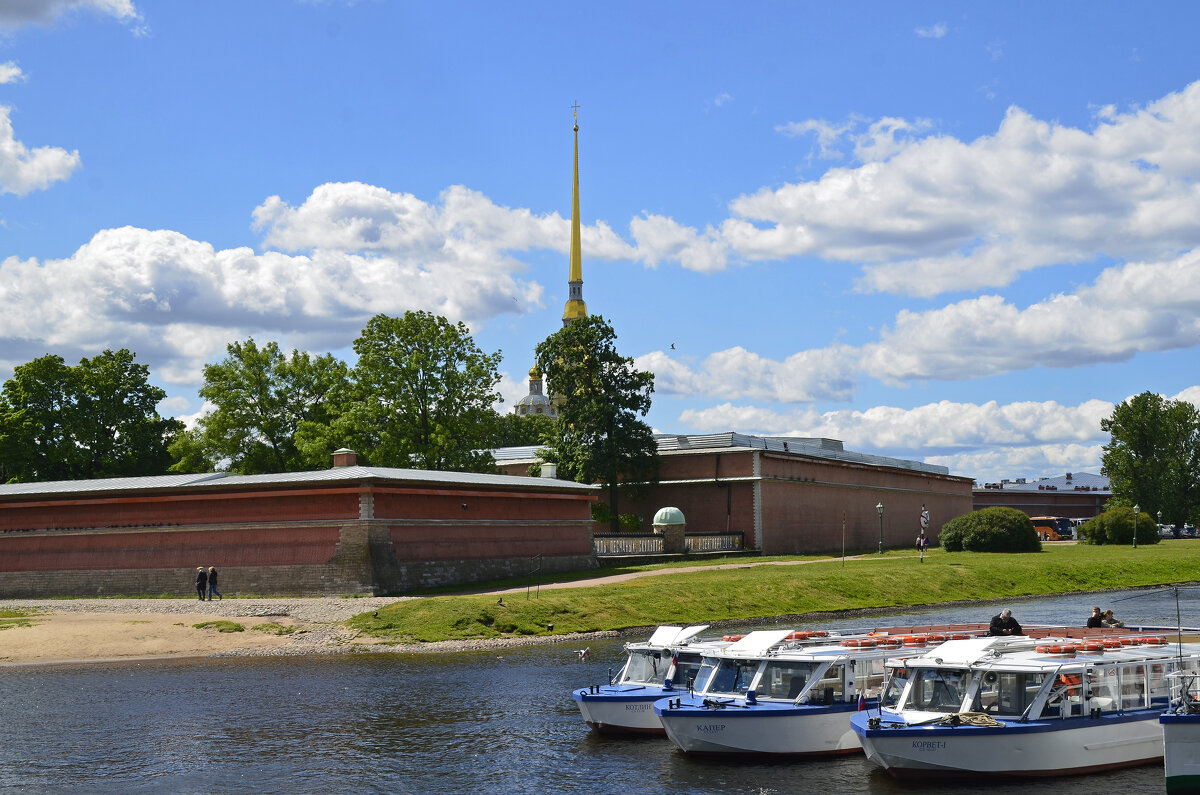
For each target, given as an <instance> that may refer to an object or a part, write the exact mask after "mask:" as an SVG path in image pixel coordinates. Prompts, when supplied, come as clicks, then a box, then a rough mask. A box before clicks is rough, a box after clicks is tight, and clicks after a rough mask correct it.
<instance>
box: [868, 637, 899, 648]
mask: <svg viewBox="0 0 1200 795" xmlns="http://www.w3.org/2000/svg"><path fill="white" fill-rule="evenodd" d="M875 645H877V646H883V647H885V648H889V649H896V648H899V647H901V646H903V645H904V643H903V641H901V640H900V638H899V637H898V636H896V635H893V636H892V637H890V638H880V639H879V641H878V642H877V643H876V644H875Z"/></svg>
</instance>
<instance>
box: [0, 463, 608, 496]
mask: <svg viewBox="0 0 1200 795" xmlns="http://www.w3.org/2000/svg"><path fill="white" fill-rule="evenodd" d="M364 480H381V481H396V482H405V483H433V484H440V485H455V486H496V487H503V488H526V489H553V490H560V491H561V490H569V491H582V492H589V491H594V490H595V489H596V488H597V487H596V486H591V485H587V484H583V483H572V482H570V481H566V480H557V479H554V478H531V477H524V476H520V475H487V474H481V473H478V472H438V471H434V470H427V469H397V468H392V467H363V466H352V467H335V468H333V469H321V470H317V471H313V472H280V473H278V474H272V475H230V474H227V473H224V472H206V473H202V474H195V475H151V476H147V477H134V478H100V479H96V480H57V481H48V482H40V483H5V484H0V499H4V498H8V497H25V496H39V495H53V494H93V493H96V492H117V491H153V490H160V489H162V490H165V489H188V488H199V487H209V488H227V487H231V486H232V487H247V486H250V487H253V486H257V487H260V488H261V487H269V486H282V485H294V484H301V483H328V482H345V481H350V482H355V483H357V482H361V481H364Z"/></svg>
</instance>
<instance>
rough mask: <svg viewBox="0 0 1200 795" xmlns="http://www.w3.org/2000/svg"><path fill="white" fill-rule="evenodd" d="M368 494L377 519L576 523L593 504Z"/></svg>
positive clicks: (430, 493)
mask: <svg viewBox="0 0 1200 795" xmlns="http://www.w3.org/2000/svg"><path fill="white" fill-rule="evenodd" d="M550 482H551V483H552V482H553V481H550ZM372 492H373V493H374V495H375V518H377V519H449V520H451V521H464V520H465V521H478V520H479V519H480V518H481V517H482V518H486V519H489V520H514V519H515V520H525V521H534V520H579V519H589V518H591V510H592V509H591V505H592V502H593V501H594V500H593V499H592V497H591V495H575V494H546V493H539V492H520V491H509V492H504V491H501V492H494V491H479V490H461V491H459V490H456V491H449V490H422V489H387V488H374V489H372ZM463 506H466V507H465V508H464V507H463Z"/></svg>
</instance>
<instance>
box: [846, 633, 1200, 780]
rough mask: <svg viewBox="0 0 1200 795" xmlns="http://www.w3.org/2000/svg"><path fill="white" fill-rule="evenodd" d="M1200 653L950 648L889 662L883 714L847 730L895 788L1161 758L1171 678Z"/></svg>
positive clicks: (856, 719)
mask: <svg viewBox="0 0 1200 795" xmlns="http://www.w3.org/2000/svg"><path fill="white" fill-rule="evenodd" d="M1180 670H1182V671H1185V672H1190V673H1192V674H1195V673H1197V672H1198V671H1200V644H1195V643H1180V644H1177V645H1168V644H1167V641H1166V639H1165V638H1164V637H1162V636H1151V635H1134V634H1120V635H1109V636H1104V637H1097V638H1091V639H1089V638H1078V639H1076V638H1066V637H1062V638H1055V637H1043V638H1030V637H1020V636H1016V637H989V638H975V639H967V640H951V641H947V642H946V643H943V644H942V645H940V646H937V647H935V648H933V649H929V650H927V651H926V652H925V653H924V654H923V655H921V656H919V657H909V658H907V659H903V660H889V661H888V663H887V676H886V680H885V682H884V690H883V694H882V696H881V697H880V706H879V707H878V708H876V709H874V710H870V711H863V712H857V713H854V714H853V715H852V716H851V718H850V725H851V727H852V728H853V730H854V732H855V733H856V734H857V735H858V737H859V739H860V741H861V742H862V746H863V750H864V751H865V752H866V754H867V758H868V759H869V760H870V761H871V762H874V763H875V764H877V765H880V766H881V767H883V768H884V769H885V770H886V771H887V772H888V773H889V774H891V775H892V776H894V777H896V778H926V777H933V776H943V775H949V776H954V775H974V776H978V775H979V774H984V775H992V776H997V775H1004V776H1061V775H1073V774H1077V773H1089V772H1094V771H1100V770H1108V769H1112V768H1120V767H1129V766H1132V765H1139V764H1143V763H1147V762H1153V761H1155V760H1158V759H1161V758H1162V757H1163V732H1162V730H1161V728H1160V726H1159V716H1160V715H1161V714H1162V712H1163V710H1164V709H1165V708H1166V707H1167V705H1168V703H1169V701H1170V697H1171V685H1170V684H1169V681H1170V680H1168V678H1167V675H1168V674H1170V673H1171V672H1173V671H1180Z"/></svg>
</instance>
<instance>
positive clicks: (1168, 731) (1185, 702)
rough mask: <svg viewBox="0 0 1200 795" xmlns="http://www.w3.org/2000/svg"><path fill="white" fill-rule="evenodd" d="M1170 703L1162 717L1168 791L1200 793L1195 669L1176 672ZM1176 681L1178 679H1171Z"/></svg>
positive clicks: (1199, 723)
mask: <svg viewBox="0 0 1200 795" xmlns="http://www.w3.org/2000/svg"><path fill="white" fill-rule="evenodd" d="M1170 678H1171V679H1172V680H1177V681H1178V685H1179V686H1178V688H1177V689H1176V688H1175V687H1174V686H1173V687H1172V693H1171V704H1170V707H1168V709H1167V711H1166V712H1164V713H1163V714H1162V715H1161V716H1159V719H1158V720H1159V723H1161V724H1162V730H1163V767H1164V773H1165V775H1166V784H1167V792H1169V793H1172V794H1174V793H1200V687H1198V684H1200V682H1198V678H1197V676H1196V675H1195V674H1194V672H1192V673H1189V672H1182V671H1180V672H1176V673H1174V674H1171V676H1170ZM1172 684H1173V685H1174V684H1175V681H1173V682H1172Z"/></svg>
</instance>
